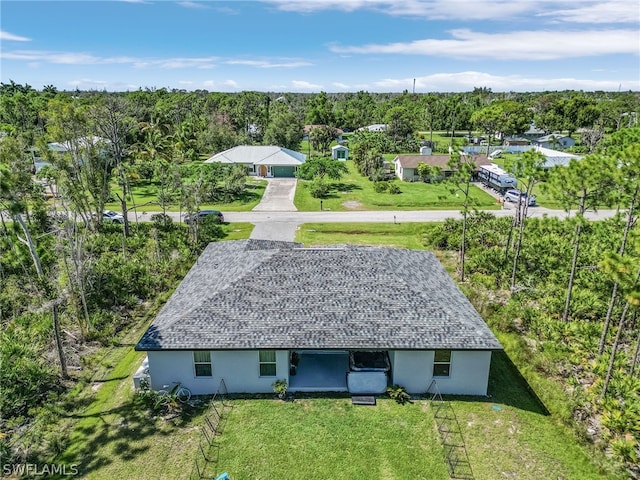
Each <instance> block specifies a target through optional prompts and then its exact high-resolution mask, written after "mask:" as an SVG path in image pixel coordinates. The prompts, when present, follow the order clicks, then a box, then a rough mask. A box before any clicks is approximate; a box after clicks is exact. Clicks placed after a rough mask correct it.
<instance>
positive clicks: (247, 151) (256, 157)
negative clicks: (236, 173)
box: [204, 145, 307, 177]
mask: <svg viewBox="0 0 640 480" xmlns="http://www.w3.org/2000/svg"><path fill="white" fill-rule="evenodd" d="M306 160H307V156H306V155H305V154H304V153H300V152H296V151H293V150H289V149H288V148H284V147H277V146H275V145H239V146H237V147H233V148H230V149H228V150H225V151H224V152H220V153H217V154H215V155H213V156H212V157H210V158H208V159H207V160H205V161H204V163H226V164H240V165H244V166H245V167H246V168H247V173H248V174H249V175H258V176H261V177H295V176H296V171H297V170H298V167H299V166H300V165H302V164H303V163H304V162H305V161H306Z"/></svg>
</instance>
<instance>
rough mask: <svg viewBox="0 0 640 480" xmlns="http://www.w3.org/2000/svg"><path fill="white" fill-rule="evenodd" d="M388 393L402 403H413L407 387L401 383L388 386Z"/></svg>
mask: <svg viewBox="0 0 640 480" xmlns="http://www.w3.org/2000/svg"><path fill="white" fill-rule="evenodd" d="M387 395H389V397H391V398H392V399H394V400H395V401H396V402H397V403H399V404H400V405H404V404H405V403H411V396H410V395H409V394H408V393H407V389H406V388H404V387H401V386H400V385H397V384H393V385H391V386H390V387H387Z"/></svg>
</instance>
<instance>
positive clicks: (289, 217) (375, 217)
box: [129, 204, 615, 241]
mask: <svg viewBox="0 0 640 480" xmlns="http://www.w3.org/2000/svg"><path fill="white" fill-rule="evenodd" d="M487 212H489V213H491V214H493V215H495V216H497V217H511V216H513V214H514V212H515V209H514V208H513V206H511V205H509V204H506V205H505V208H504V209H502V210H487ZM614 214H615V210H600V211H598V212H587V213H586V215H585V216H586V218H588V219H589V220H604V219H606V218H610V217H612V216H613V215H614ZM151 215H152V214H151V213H144V214H138V220H139V221H145V220H148V219H149V217H150V216H151ZM169 215H170V216H171V217H172V218H173V219H174V220H175V221H179V216H178V214H177V213H169ZM544 216H548V217H558V218H567V217H568V216H570V215H567V213H566V212H564V211H562V210H551V209H548V208H544V207H531V208H529V218H541V217H544ZM224 217H225V221H227V222H232V223H233V222H248V223H253V224H254V225H255V226H256V227H255V229H254V230H253V234H252V235H251V238H260V239H267V240H289V241H291V240H293V238H294V236H295V232H296V230H297V228H298V226H299V225H300V224H302V223H358V222H363V223H385V222H387V223H394V222H396V223H410V222H443V221H444V220H445V219H447V218H461V214H460V211H459V210H419V211H415V210H414V211H408V210H389V211H380V210H377V211H352V212H329V211H324V212H320V211H317V212H276V211H272V212H268V211H263V212H258V211H252V212H224ZM129 218H130V219H131V220H135V217H134V215H133V213H132V212H130V214H129Z"/></svg>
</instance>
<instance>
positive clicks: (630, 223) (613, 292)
mask: <svg viewBox="0 0 640 480" xmlns="http://www.w3.org/2000/svg"><path fill="white" fill-rule="evenodd" d="M639 189H640V186H638V185H636V188H635V190H634V192H633V195H632V196H631V201H630V202H629V211H628V212H627V222H626V224H625V226H624V232H623V234H622V241H621V243H620V251H619V253H620V256H623V255H624V253H625V250H626V248H627V238H628V237H629V232H630V231H631V227H632V226H633V224H634V223H635V219H634V216H633V210H634V208H635V204H636V201H637V198H638V190H639ZM617 296H618V282H614V283H613V289H612V290H611V298H610V299H609V307H608V308H607V316H606V317H605V319H604V325H603V327H602V335H601V336H600V343H599V344H598V355H602V353H603V352H604V346H605V344H606V342H607V334H608V333H609V324H610V323H611V315H612V314H613V307H614V306H615V303H616V297H617Z"/></svg>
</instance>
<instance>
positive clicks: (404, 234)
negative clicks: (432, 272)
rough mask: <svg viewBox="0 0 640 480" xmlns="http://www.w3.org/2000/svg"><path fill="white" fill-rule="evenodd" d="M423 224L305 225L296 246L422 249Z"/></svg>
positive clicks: (297, 237) (296, 239) (301, 227)
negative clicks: (361, 246)
mask: <svg viewBox="0 0 640 480" xmlns="http://www.w3.org/2000/svg"><path fill="white" fill-rule="evenodd" d="M425 225H428V224H423V223H404V224H400V223H359V224H354V223H348V224H347V223H305V224H303V225H300V227H299V228H298V231H297V233H296V238H295V241H296V242H302V243H304V245H305V246H306V247H311V246H317V245H332V244H342V243H352V244H366V245H380V246H386V247H401V248H412V249H422V248H424V247H423V246H422V235H423V231H424V229H425V228H426V227H425Z"/></svg>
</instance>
